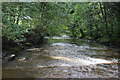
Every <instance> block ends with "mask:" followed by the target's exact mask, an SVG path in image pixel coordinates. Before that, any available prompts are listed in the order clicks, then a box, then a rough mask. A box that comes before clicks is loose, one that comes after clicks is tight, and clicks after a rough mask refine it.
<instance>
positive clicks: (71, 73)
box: [2, 36, 118, 78]
mask: <svg viewBox="0 0 120 80" xmlns="http://www.w3.org/2000/svg"><path fill="white" fill-rule="evenodd" d="M45 38H46V40H47V42H46V43H44V44H43V45H38V46H35V47H32V48H30V49H27V50H25V51H22V52H21V54H20V55H18V56H17V57H16V58H15V60H13V61H8V62H6V63H3V72H2V76H3V78H118V50H116V49H112V48H108V47H106V46H103V45H100V44H97V43H90V42H87V41H83V40H79V39H71V38H69V37H68V36H62V37H52V38H49V37H45Z"/></svg>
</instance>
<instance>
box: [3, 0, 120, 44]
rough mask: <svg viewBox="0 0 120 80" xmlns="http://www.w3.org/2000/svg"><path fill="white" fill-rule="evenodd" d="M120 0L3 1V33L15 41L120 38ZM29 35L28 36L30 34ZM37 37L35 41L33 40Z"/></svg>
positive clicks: (104, 40) (112, 40) (108, 39)
mask: <svg viewBox="0 0 120 80" xmlns="http://www.w3.org/2000/svg"><path fill="white" fill-rule="evenodd" d="M119 7H120V4H119V3H100V2H96V3H95V2H87V3H58V2H55V3H45V2H38V3H35V2H30V3H22V2H21V3H14V2H4V3H2V23H3V25H2V36H3V37H7V38H8V40H13V41H14V42H23V41H26V40H27V39H28V40H30V38H31V39H32V40H33V41H39V40H41V38H43V37H44V36H56V35H57V36H60V35H63V34H67V35H69V36H71V37H77V38H86V39H93V40H98V41H102V42H114V41H116V42H119V41H120V36H119V35H118V34H120V31H119V30H120V27H119V25H120V20H119V18H120V17H119V12H120V9H119ZM28 35H29V36H28ZM34 39H35V40H34Z"/></svg>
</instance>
